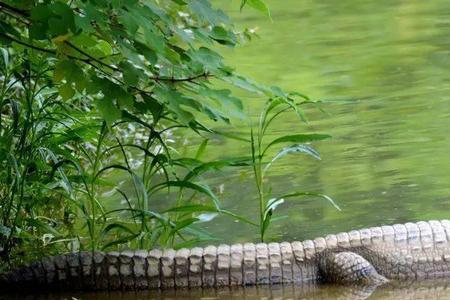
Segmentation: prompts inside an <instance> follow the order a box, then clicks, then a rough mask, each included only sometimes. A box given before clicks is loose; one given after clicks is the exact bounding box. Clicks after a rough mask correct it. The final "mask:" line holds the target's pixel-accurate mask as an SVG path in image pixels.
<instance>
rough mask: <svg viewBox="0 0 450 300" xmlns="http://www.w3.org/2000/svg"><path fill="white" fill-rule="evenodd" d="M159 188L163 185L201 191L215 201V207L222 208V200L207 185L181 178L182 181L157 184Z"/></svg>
mask: <svg viewBox="0 0 450 300" xmlns="http://www.w3.org/2000/svg"><path fill="white" fill-rule="evenodd" d="M156 187H157V190H158V189H161V188H162V187H181V188H188V189H191V190H194V191H197V192H200V193H202V194H204V195H206V196H208V197H209V198H210V199H211V200H212V201H213V203H214V205H215V207H216V208H217V209H218V210H220V201H219V198H217V197H216V195H215V194H214V193H213V192H212V191H211V190H210V188H209V187H208V186H206V185H202V184H197V183H193V182H190V181H186V180H180V181H167V182H163V183H161V184H159V185H157V186H156Z"/></svg>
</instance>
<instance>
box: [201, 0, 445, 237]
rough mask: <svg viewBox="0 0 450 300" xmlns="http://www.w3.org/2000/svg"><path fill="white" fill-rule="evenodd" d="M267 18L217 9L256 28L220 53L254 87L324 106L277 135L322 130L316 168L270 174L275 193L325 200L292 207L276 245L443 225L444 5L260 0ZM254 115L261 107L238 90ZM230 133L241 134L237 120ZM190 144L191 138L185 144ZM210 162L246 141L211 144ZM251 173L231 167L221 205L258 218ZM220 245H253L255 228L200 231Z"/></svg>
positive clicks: (220, 226)
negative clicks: (272, 87) (324, 137)
mask: <svg viewBox="0 0 450 300" xmlns="http://www.w3.org/2000/svg"><path fill="white" fill-rule="evenodd" d="M268 3H269V6H270V7H271V9H272V18H273V22H271V21H270V20H268V19H267V18H265V17H264V16H262V15H261V14H258V13H256V12H253V11H252V10H246V11H245V12H244V13H242V14H241V13H239V11H238V5H237V3H236V2H231V3H229V2H226V3H225V4H224V5H225V6H224V8H225V9H226V10H227V11H228V12H229V13H230V14H231V15H232V16H233V17H234V18H235V20H237V23H238V25H239V26H243V25H244V24H245V25H247V26H248V27H251V28H257V32H258V34H259V35H260V36H261V38H260V39H255V40H253V41H252V42H251V43H248V44H247V45H245V46H243V47H240V48H239V49H236V50H225V51H223V55H224V56H225V57H226V59H227V61H228V62H229V63H230V64H231V65H234V66H237V70H238V71H239V72H240V73H245V74H248V75H249V76H252V77H253V78H256V79H257V80H258V81H261V82H264V83H268V84H276V85H279V86H281V87H283V88H285V89H287V90H298V91H301V92H303V93H305V94H307V95H309V96H311V97H312V98H313V99H317V100H325V101H328V102H327V103H326V104H324V105H323V108H324V109H325V110H326V111H327V112H328V114H323V113H320V112H317V110H315V109H311V110H310V111H309V117H310V123H309V125H305V124H301V123H299V122H298V121H297V120H296V118H295V116H286V117H285V118H284V119H283V120H282V121H281V122H279V123H277V124H276V126H275V128H273V129H274V131H273V132H274V133H276V134H292V133H294V132H298V133H304V132H325V133H329V134H331V135H332V136H333V139H332V140H331V141H324V142H320V143H315V144H314V146H315V147H316V148H317V150H319V152H320V153H321V156H322V160H321V161H320V162H318V161H315V160H313V159H312V158H310V157H305V156H301V155H292V156H290V157H286V158H285V159H284V160H280V161H278V162H277V163H276V164H275V165H274V166H273V169H272V171H271V172H270V173H269V182H270V184H271V186H272V188H273V193H274V195H280V194H282V193H285V192H288V191H297V190H309V191H318V192H322V193H326V194H328V195H330V196H332V197H333V198H334V199H335V200H336V201H337V202H338V204H339V205H340V207H341V208H342V211H341V212H338V211H336V210H335V209H334V208H333V207H332V206H330V205H327V204H326V203H325V202H324V201H322V200H317V199H299V200H292V201H291V200H290V201H289V202H288V203H286V204H285V205H283V206H281V207H280V208H279V211H278V212H277V213H278V214H279V215H287V216H288V218H287V219H284V220H281V221H279V222H277V223H275V224H273V225H274V226H273V227H272V228H271V230H270V234H269V235H270V236H271V239H273V240H277V241H280V240H293V239H300V240H303V239H306V238H313V237H315V236H320V235H324V234H327V233H332V232H338V231H348V230H350V229H353V228H361V227H367V226H373V225H379V224H393V223H403V222H406V221H415V220H424V219H441V218H449V216H450V214H449V212H450V201H449V200H450V198H449V196H450V184H449V182H450V172H449V170H450V168H449V165H450V151H449V149H450V134H449V132H450V102H449V101H450V72H449V67H450V2H448V1H443V0H433V1H396V0H394V1H392V0H389V1H388V0H381V1H352V0H344V1H334V0H321V1H306V0H283V1H268ZM242 95H243V97H244V99H245V104H246V109H247V111H248V112H249V113H250V114H251V115H254V116H256V115H257V114H258V113H259V110H260V108H261V105H262V104H263V103H264V99H261V98H258V97H255V96H252V95H246V94H242ZM235 124H236V125H235V128H233V130H236V131H245V130H248V125H247V123H246V122H237V123H235ZM192 143H193V145H192V148H195V147H196V145H195V141H194V142H192ZM211 144H213V145H215V147H212V148H210V152H209V156H210V158H216V157H226V156H231V155H244V154H248V149H247V147H246V146H245V145H243V144H241V143H237V142H234V141H228V142H224V141H222V140H217V141H213V142H212V143H211ZM250 174H251V172H250V170H229V171H228V173H225V175H224V176H222V177H218V178H215V180H213V181H214V183H215V184H216V186H219V185H220V184H223V186H222V187H221V189H219V188H217V190H223V194H221V195H220V196H221V199H222V200H223V202H224V205H225V206H226V207H227V208H229V209H231V210H234V211H236V212H240V213H242V214H244V215H246V216H249V217H254V218H256V216H257V203H256V201H255V197H254V195H256V193H255V189H254V187H253V185H252V181H251V176H250ZM208 229H209V230H210V231H212V232H213V233H214V234H216V235H217V236H219V237H220V239H221V240H223V241H226V242H242V241H248V240H256V239H257V232H256V230H255V229H253V228H251V227H248V226H243V225H242V224H240V223H236V222H233V221H232V220H228V219H225V218H224V219H220V220H217V221H216V222H214V223H211V224H210V225H208Z"/></svg>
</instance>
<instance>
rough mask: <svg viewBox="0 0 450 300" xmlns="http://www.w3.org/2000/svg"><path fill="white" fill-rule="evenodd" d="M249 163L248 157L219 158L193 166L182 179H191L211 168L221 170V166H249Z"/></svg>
mask: <svg viewBox="0 0 450 300" xmlns="http://www.w3.org/2000/svg"><path fill="white" fill-rule="evenodd" d="M250 164H251V158H250V157H237V158H232V159H221V160H216V161H210V162H206V163H201V164H199V165H198V166H197V167H195V168H194V169H193V170H192V171H190V172H189V173H188V174H186V176H185V177H184V180H191V179H192V178H194V177H197V176H199V175H201V174H204V173H205V172H208V171H211V170H221V169H222V168H224V167H228V166H249V165H250Z"/></svg>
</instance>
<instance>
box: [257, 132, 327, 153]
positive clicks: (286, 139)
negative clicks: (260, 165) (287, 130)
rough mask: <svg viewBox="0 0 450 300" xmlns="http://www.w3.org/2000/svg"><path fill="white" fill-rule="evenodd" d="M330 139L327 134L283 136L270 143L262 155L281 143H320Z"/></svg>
mask: <svg viewBox="0 0 450 300" xmlns="http://www.w3.org/2000/svg"><path fill="white" fill-rule="evenodd" d="M329 138H331V135H328V134H317V133H312V134H293V135H285V136H282V137H279V138H277V139H275V140H273V141H272V142H270V143H269V144H268V145H267V147H266V148H265V149H264V151H263V155H264V153H265V152H266V151H267V150H268V149H269V148H270V147H271V146H273V145H276V144H281V143H307V142H313V141H322V140H326V139H329Z"/></svg>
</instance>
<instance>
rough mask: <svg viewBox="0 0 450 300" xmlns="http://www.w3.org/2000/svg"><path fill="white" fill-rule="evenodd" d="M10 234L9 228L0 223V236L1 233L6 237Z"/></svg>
mask: <svg viewBox="0 0 450 300" xmlns="http://www.w3.org/2000/svg"><path fill="white" fill-rule="evenodd" d="M10 234H11V228H9V227H6V226H5V225H2V224H0V236H1V235H3V236H4V237H6V238H8V237H9V236H10Z"/></svg>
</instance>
